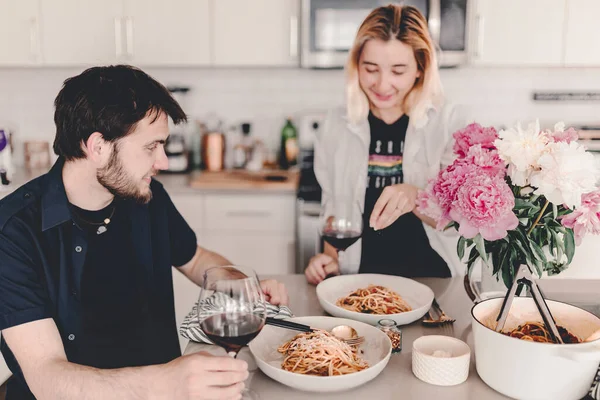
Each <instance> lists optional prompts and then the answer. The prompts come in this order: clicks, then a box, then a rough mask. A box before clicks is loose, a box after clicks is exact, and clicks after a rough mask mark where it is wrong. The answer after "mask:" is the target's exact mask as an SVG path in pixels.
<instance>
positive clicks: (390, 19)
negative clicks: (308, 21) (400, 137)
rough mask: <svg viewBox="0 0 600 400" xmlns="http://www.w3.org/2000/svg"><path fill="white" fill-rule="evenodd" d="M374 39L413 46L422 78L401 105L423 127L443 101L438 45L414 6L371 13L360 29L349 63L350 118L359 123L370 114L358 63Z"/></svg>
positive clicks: (347, 67)
mask: <svg viewBox="0 0 600 400" xmlns="http://www.w3.org/2000/svg"><path fill="white" fill-rule="evenodd" d="M371 39H379V40H383V41H388V40H393V39H397V40H399V41H401V42H402V43H405V44H407V45H409V46H410V47H412V49H413V52H414V55H415V59H416V60H417V68H418V70H419V71H420V72H421V76H420V77H419V78H417V80H416V81H415V84H414V86H413V87H412V89H411V90H410V91H409V92H408V94H407V95H406V97H405V98H404V102H403V104H402V106H403V108H404V112H405V113H406V114H408V115H409V116H410V118H411V121H412V122H413V123H414V124H416V125H417V126H420V125H424V124H425V123H426V122H427V110H428V109H429V108H431V107H434V108H435V107H438V106H440V105H441V104H442V103H443V101H444V94H443V90H442V83H441V81H440V76H439V72H438V67H437V58H436V54H435V46H434V44H433V40H432V39H431V36H430V35H429V30H428V29H427V21H426V20H425V17H423V14H421V13H420V12H419V10H417V9H416V8H415V7H412V6H399V5H394V4H390V5H388V6H383V7H379V8H376V9H374V10H373V11H371V13H370V14H369V15H368V16H367V18H366V19H365V20H364V21H363V23H362V25H361V26H360V28H359V29H358V33H357V34H356V38H355V39H354V44H353V46H352V49H351V50H350V54H349V57H348V62H347V63H346V79H347V85H346V95H347V99H346V101H347V105H346V107H347V113H348V118H349V119H350V121H352V122H353V123H358V122H360V121H361V120H364V119H365V118H367V116H368V114H369V100H368V98H367V95H366V94H365V93H364V91H363V90H362V89H361V87H360V83H359V79H358V63H359V60H360V56H361V53H362V50H363V48H364V46H365V44H366V43H367V41H369V40H371Z"/></svg>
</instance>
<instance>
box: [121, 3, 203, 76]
mask: <svg viewBox="0 0 600 400" xmlns="http://www.w3.org/2000/svg"><path fill="white" fill-rule="evenodd" d="M209 12H210V7H209V0H170V1H147V0H125V14H124V17H125V18H124V31H125V52H126V57H127V59H128V60H129V61H130V62H132V63H133V64H135V65H144V66H145V65H156V66H165V65H170V66H194V65H208V64H209V63H210V43H211V36H210V22H209V21H210V15H209Z"/></svg>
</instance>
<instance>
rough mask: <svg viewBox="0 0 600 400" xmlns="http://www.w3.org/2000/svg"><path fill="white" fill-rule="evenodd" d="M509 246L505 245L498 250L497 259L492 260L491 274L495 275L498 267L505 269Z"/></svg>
mask: <svg viewBox="0 0 600 400" xmlns="http://www.w3.org/2000/svg"><path fill="white" fill-rule="evenodd" d="M510 252H511V249H510V246H505V247H503V248H502V250H500V251H499V252H498V260H497V261H494V269H493V274H494V275H496V274H497V273H498V271H500V269H503V270H504V269H505V268H507V267H508V265H507V264H508V262H509V258H510Z"/></svg>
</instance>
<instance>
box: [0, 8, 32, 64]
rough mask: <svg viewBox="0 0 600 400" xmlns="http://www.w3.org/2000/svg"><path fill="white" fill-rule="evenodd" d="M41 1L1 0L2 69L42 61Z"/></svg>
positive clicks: (0, 40) (0, 38)
mask: <svg viewBox="0 0 600 400" xmlns="http://www.w3.org/2000/svg"><path fill="white" fill-rule="evenodd" d="M39 16H40V14H39V7H38V0H19V1H15V0H0V66H23V65H35V64H38V63H39V62H40V61H41V49H40V19H39Z"/></svg>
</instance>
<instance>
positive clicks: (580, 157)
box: [530, 142, 598, 208]
mask: <svg viewBox="0 0 600 400" xmlns="http://www.w3.org/2000/svg"><path fill="white" fill-rule="evenodd" d="M538 164H539V167H540V169H539V170H537V171H533V172H532V173H531V176H530V182H531V185H532V186H534V187H536V188H537V189H536V191H535V193H536V194H541V195H543V196H545V197H546V199H548V200H549V201H550V202H551V203H554V204H565V205H566V206H567V207H569V208H573V207H579V206H580V205H581V195H583V194H584V193H589V192H593V191H594V190H596V179H597V177H598V170H597V167H596V163H595V160H594V156H593V155H592V154H591V153H588V152H586V151H585V148H584V147H583V146H581V145H580V144H578V143H577V142H571V143H566V142H556V143H551V144H549V145H548V149H547V151H546V152H545V153H544V154H542V156H541V157H540V158H539V160H538Z"/></svg>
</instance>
